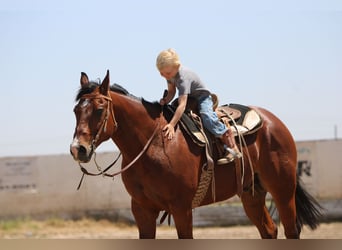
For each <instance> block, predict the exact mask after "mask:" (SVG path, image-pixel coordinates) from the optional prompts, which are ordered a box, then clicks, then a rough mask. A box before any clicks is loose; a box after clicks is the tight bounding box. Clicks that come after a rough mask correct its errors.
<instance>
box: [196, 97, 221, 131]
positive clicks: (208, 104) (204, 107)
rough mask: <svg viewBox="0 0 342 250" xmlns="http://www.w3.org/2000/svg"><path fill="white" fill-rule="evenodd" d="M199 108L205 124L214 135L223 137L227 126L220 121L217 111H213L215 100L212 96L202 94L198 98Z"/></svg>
mask: <svg viewBox="0 0 342 250" xmlns="http://www.w3.org/2000/svg"><path fill="white" fill-rule="evenodd" d="M198 108H199V112H200V115H201V118H202V123H203V126H204V127H205V128H206V129H207V130H208V131H209V132H210V133H212V134H213V135H214V136H216V137H221V135H223V134H224V133H225V132H226V131H227V128H226V126H225V125H224V124H223V123H222V122H220V120H219V119H218V117H217V114H216V113H215V111H213V101H212V99H211V96H210V95H208V96H201V97H199V98H198Z"/></svg>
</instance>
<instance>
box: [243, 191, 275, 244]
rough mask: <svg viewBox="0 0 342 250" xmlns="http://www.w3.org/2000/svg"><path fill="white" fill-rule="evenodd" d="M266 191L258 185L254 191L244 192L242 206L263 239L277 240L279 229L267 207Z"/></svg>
mask: <svg viewBox="0 0 342 250" xmlns="http://www.w3.org/2000/svg"><path fill="white" fill-rule="evenodd" d="M265 197H266V191H265V190H264V189H262V188H261V186H259V185H258V184H256V185H255V192H254V195H253V193H252V190H248V191H246V192H244V193H243V194H242V196H241V200H242V204H243V207H244V209H245V212H246V214H247V216H248V218H249V219H250V220H251V221H252V222H253V224H254V225H255V226H256V227H257V228H258V230H259V233H260V236H261V238H263V239H276V238H277V235H278V229H277V226H276V224H275V223H274V221H273V219H272V218H271V216H270V214H269V212H268V209H267V207H266V205H265Z"/></svg>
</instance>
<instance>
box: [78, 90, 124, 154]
mask: <svg viewBox="0 0 342 250" xmlns="http://www.w3.org/2000/svg"><path fill="white" fill-rule="evenodd" d="M82 98H85V99H90V100H93V99H105V100H107V109H106V113H105V114H104V115H103V116H102V117H103V119H102V121H100V122H99V124H101V125H100V127H99V130H98V131H97V133H96V136H95V137H94V139H93V141H92V142H91V146H92V149H93V151H95V149H96V143H97V142H98V140H99V138H100V135H101V133H102V132H106V131H107V123H108V118H109V115H110V114H111V115H112V118H113V122H114V130H115V131H116V130H117V128H118V122H117V121H116V119H115V115H114V108H113V105H112V103H113V101H112V98H111V97H110V95H109V93H108V96H107V95H102V94H85V95H83V96H82Z"/></svg>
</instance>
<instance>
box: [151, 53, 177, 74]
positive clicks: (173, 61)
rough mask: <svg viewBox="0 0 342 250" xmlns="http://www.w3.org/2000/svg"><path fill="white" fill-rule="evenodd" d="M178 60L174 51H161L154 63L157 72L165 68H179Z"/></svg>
mask: <svg viewBox="0 0 342 250" xmlns="http://www.w3.org/2000/svg"><path fill="white" fill-rule="evenodd" d="M180 64H181V63H180V60H179V56H178V54H177V52H176V51H175V50H174V49H167V50H163V51H162V52H160V53H159V55H158V57H157V61H156V65H157V68H158V70H162V69H163V68H164V67H166V66H179V65H180Z"/></svg>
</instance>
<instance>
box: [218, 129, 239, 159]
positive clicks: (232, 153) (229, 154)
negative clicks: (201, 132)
mask: <svg viewBox="0 0 342 250" xmlns="http://www.w3.org/2000/svg"><path fill="white" fill-rule="evenodd" d="M221 140H222V142H223V143H224V144H225V145H226V146H227V148H226V150H227V151H226V153H225V155H224V157H223V158H221V159H218V161H217V165H224V164H228V163H230V162H232V161H234V159H236V158H241V157H242V154H241V152H240V150H239V148H238V147H237V145H236V143H235V138H234V134H233V131H232V130H231V129H228V130H227V131H226V132H225V133H224V134H223V135H222V138H221Z"/></svg>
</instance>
